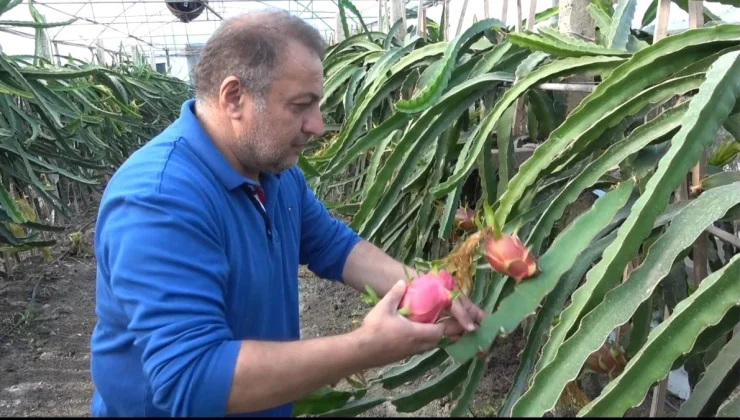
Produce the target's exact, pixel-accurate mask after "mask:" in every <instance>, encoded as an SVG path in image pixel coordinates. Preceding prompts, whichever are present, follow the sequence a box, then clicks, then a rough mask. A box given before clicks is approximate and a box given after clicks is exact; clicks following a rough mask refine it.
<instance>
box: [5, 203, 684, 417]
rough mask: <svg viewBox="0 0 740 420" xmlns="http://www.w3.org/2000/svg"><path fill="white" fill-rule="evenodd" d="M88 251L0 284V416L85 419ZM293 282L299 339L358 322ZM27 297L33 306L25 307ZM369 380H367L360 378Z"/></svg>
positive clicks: (348, 296) (444, 408)
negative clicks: (297, 302)
mask: <svg viewBox="0 0 740 420" xmlns="http://www.w3.org/2000/svg"><path fill="white" fill-rule="evenodd" d="M93 215H94V213H93ZM91 220H92V219H91V216H90V214H89V213H88V216H87V217H86V218H85V219H84V220H83V222H80V223H79V225H88V226H90V225H91ZM76 229H77V228H75V230H76ZM72 231H74V230H72ZM91 243H92V230H91V229H90V228H88V229H87V230H86V232H85V234H84V235H83V241H82V248H81V250H80V252H70V243H69V240H65V243H63V244H61V245H60V246H58V247H57V248H55V252H56V253H57V254H56V255H55V256H54V257H53V258H54V261H53V262H52V263H48V262H44V261H42V259H41V257H34V258H29V259H28V260H26V261H24V263H23V264H20V265H18V266H16V267H15V268H14V271H13V276H12V278H11V280H10V281H8V280H6V279H3V278H0V416H84V417H87V416H89V404H90V396H91V393H92V385H91V382H90V377H89V362H90V352H89V339H90V333H91V332H92V327H93V325H94V322H95V315H94V296H95V293H94V292H95V261H94V258H93V257H92V256H91V255H90V253H91V252H90V251H91V248H90V246H91ZM300 279H301V283H300V305H301V324H302V328H301V329H302V336H303V337H304V338H313V337H318V336H325V335H330V334H340V333H343V332H347V331H349V330H350V329H351V328H352V327H353V324H352V323H353V320H354V321H361V320H362V317H363V316H364V314H365V313H367V311H368V308H367V307H366V306H365V305H364V304H363V303H362V302H361V300H360V297H359V293H358V292H356V291H354V290H352V289H350V288H349V287H346V286H343V285H342V284H339V283H333V282H330V281H326V280H322V279H319V278H317V277H315V276H314V275H313V274H312V273H310V272H308V271H307V270H305V269H303V268H302V269H301V271H300ZM34 289H36V293H35V299H34V302H35V304H34V305H29V302H30V300H31V299H30V298H31V296H32V295H33V294H34V293H33V291H34ZM29 308H30V309H29ZM523 346H524V339H523V337H522V335H521V332H520V331H516V332H515V333H514V334H511V335H510V336H509V337H508V338H507V339H506V340H504V341H503V342H501V343H500V344H498V345H497V346H496V350H495V352H494V354H493V356H492V358H491V360H490V363H489V366H488V368H487V371H486V373H485V375H484V377H483V379H482V381H481V386H480V388H479V390H478V393H477V395H476V397H475V399H474V400H473V402H472V404H471V413H470V414H471V415H475V416H476V417H486V416H488V417H490V416H493V415H495V413H496V410H497V409H498V407H499V406H500V403H501V401H502V399H503V398H504V396H505V394H506V391H507V390H508V388H509V386H510V385H511V381H512V378H513V375H514V372H515V371H516V368H517V364H518V355H519V353H520V352H521V350H522V348H523ZM375 373H376V372H367V373H366V376H367V377H370V376H372V375H374V374H375ZM425 379H427V378H421V379H419V380H418V381H416V382H415V383H413V384H410V386H406V387H400V388H398V389H395V390H393V391H385V390H382V389H381V390H377V389H372V390H371V391H370V392H372V393H373V394H378V395H383V396H391V395H399V394H400V393H403V392H404V391H407V390H409V389H410V388H415V387H417V386H419V385H421V384H422V383H423V382H424V381H425ZM339 386H340V387H342V386H343V384H340V385H339ZM650 399H651V398H650V396H648V397H647V398H646V399H645V401H644V402H643V404H642V405H641V407H639V408H637V409H635V410H633V411H632V410H631V411H630V412H629V413H628V414H630V415H632V416H638V417H642V416H645V417H647V413H648V412H649V407H650ZM449 410H450V402H449V400H448V399H447V398H442V399H440V400H437V401H433V402H432V403H430V404H429V405H427V406H426V407H424V408H422V409H421V410H419V411H417V412H415V413H397V412H396V411H395V410H394V408H393V406H392V405H391V404H390V403H385V404H383V405H381V406H378V407H376V408H374V409H373V410H371V411H368V412H366V413H365V414H364V415H363V417H369V416H374V417H375V416H377V417H409V416H411V417H417V416H428V417H444V416H448V415H449ZM667 411H668V415H672V414H673V413H672V410H670V409H667Z"/></svg>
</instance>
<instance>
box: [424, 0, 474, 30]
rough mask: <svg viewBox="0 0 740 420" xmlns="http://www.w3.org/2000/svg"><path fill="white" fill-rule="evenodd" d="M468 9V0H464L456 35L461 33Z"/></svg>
mask: <svg viewBox="0 0 740 420" xmlns="http://www.w3.org/2000/svg"><path fill="white" fill-rule="evenodd" d="M419 3H421V0H419ZM467 9H468V0H463V5H462V10H461V11H460V19H458V21H457V30H456V31H455V36H458V35H460V31H461V30H462V25H463V19H464V18H465V11H466V10H467Z"/></svg>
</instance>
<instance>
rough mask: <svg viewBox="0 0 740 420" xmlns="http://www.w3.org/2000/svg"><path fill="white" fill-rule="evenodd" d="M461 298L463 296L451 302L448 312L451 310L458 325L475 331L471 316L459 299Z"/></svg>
mask: <svg viewBox="0 0 740 420" xmlns="http://www.w3.org/2000/svg"><path fill="white" fill-rule="evenodd" d="M461 298H463V296H460V298H458V299H455V302H453V303H452V309H451V311H450V312H452V316H453V317H454V318H455V319H456V320H457V322H459V323H460V325H462V327H463V328H465V330H466V331H468V332H470V331H475V323H474V322H473V318H472V317H471V316H470V314H469V313H468V310H467V308H466V307H465V306H466V305H464V304H463V302H462V301H461V300H460V299H461Z"/></svg>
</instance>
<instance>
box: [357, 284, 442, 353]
mask: <svg viewBox="0 0 740 420" xmlns="http://www.w3.org/2000/svg"><path fill="white" fill-rule="evenodd" d="M405 292H406V283H405V282H404V281H403V280H401V281H399V282H398V283H396V285H395V286H393V287H392V288H391V289H390V290H389V291H388V292H387V293H386V294H385V296H384V297H383V299H381V300H380V302H378V304H377V305H375V306H374V307H373V309H372V310H371V311H370V312H369V313H368V314H367V315H366V316H365V319H364V320H363V321H362V326H360V328H358V329H357V330H356V331H355V333H357V334H360V336H361V337H362V338H361V340H360V341H361V342H363V343H366V345H367V346H368V347H371V351H370V354H372V355H374V356H373V357H374V359H373V362H372V363H373V364H374V365H376V366H384V365H387V364H390V363H396V362H398V361H399V360H402V359H404V358H406V357H408V356H412V355H414V354H417V353H421V352H425V351H427V350H431V349H433V348H435V347H437V346H438V345H439V342H440V341H441V340H442V338H443V337H444V336H445V329H446V328H448V327H446V326H445V325H444V324H422V323H419V322H413V321H410V320H408V319H406V317H404V316H402V315H399V314H398V304H399V303H400V302H401V298H402V297H403V294H404V293H405Z"/></svg>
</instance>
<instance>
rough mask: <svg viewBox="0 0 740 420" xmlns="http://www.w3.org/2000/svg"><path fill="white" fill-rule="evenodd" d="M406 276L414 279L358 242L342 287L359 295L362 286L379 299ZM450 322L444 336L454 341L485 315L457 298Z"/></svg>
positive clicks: (376, 250) (413, 273) (410, 270)
mask: <svg viewBox="0 0 740 420" xmlns="http://www.w3.org/2000/svg"><path fill="white" fill-rule="evenodd" d="M406 273H408V275H409V276H411V277H417V276H418V275H419V273H417V272H416V271H415V270H414V269H413V268H410V267H407V266H405V265H404V264H402V263H400V262H398V261H396V260H395V259H393V258H391V257H390V256H388V255H387V254H386V253H384V252H383V251H382V250H381V249H380V248H378V247H376V246H375V245H373V244H371V243H370V242H367V241H361V242H359V243H358V244H357V245H356V246H355V247H354V248H353V249H352V251H351V252H350V254H349V257H348V258H347V262H346V263H345V266H344V273H343V278H344V282H345V284H347V285H348V286H351V287H352V288H354V289H355V290H358V291H360V292H364V291H365V285H368V286H370V287H371V288H372V289H373V290H374V291H375V292H376V293H377V294H378V295H379V296H384V295H385V294H386V293H387V292H388V291H389V289H390V288H391V287H393V284H394V283H395V282H396V281H398V280H399V279H405V278H406ZM451 313H452V318H450V319H448V320H446V321H444V322H443V323H442V325H444V335H445V337H448V338H450V339H451V340H457V339H459V338H460V336H461V335H462V334H463V333H464V332H465V331H474V330H475V329H476V328H477V327H478V326H480V323H481V322H482V321H483V318H484V317H485V312H483V310H482V309H480V308H479V307H478V306H476V305H475V304H474V303H473V302H471V301H470V299H469V298H468V297H467V296H465V295H462V294H461V295H460V297H458V298H457V299H455V300H454V302H453V303H452V310H451Z"/></svg>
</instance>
